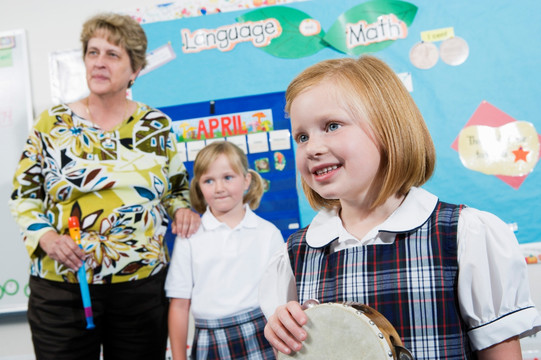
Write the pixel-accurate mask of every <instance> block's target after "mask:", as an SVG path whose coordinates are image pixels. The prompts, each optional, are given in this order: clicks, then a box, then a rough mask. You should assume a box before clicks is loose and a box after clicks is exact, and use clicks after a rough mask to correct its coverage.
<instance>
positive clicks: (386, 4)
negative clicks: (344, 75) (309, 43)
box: [323, 0, 417, 55]
mask: <svg viewBox="0 0 541 360" xmlns="http://www.w3.org/2000/svg"><path fill="white" fill-rule="evenodd" d="M390 14H393V15H395V16H396V17H397V18H398V19H400V20H402V21H403V22H404V23H405V24H406V25H407V26H408V27H409V26H410V25H411V23H412V22H413V19H414V18H415V15H416V14H417V6H415V5H413V4H410V3H407V2H404V1H393V0H374V1H369V2H365V3H362V4H360V5H357V6H355V7H353V8H351V9H349V10H348V11H346V12H345V13H343V14H342V15H340V16H339V17H338V19H337V20H336V21H335V23H334V24H333V25H332V26H331V28H330V29H329V31H327V34H326V35H325V36H324V38H323V40H324V41H325V42H326V43H327V44H329V46H332V47H333V48H335V49H336V50H338V51H341V52H343V53H346V54H350V55H360V54H362V53H365V52H376V51H379V50H382V49H384V48H386V47H387V46H389V45H391V44H392V43H393V42H394V41H396V40H385V41H382V42H374V43H371V44H368V45H359V46H356V47H353V48H348V47H347V45H346V24H348V23H349V24H356V23H358V22H359V21H360V20H364V21H365V22H366V23H367V24H372V23H376V22H377V20H378V17H379V16H381V15H390Z"/></svg>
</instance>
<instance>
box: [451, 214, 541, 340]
mask: <svg viewBox="0 0 541 360" xmlns="http://www.w3.org/2000/svg"><path fill="white" fill-rule="evenodd" d="M458 263H459V276H458V297H459V304H460V310H461V313H462V318H463V319H464V321H465V322H466V324H467V326H468V329H469V331H468V336H469V338H470V340H471V343H472V347H473V349H474V350H481V349H485V348H487V347H489V346H492V345H495V344H498V343H500V342H502V341H504V340H506V339H508V338H510V337H513V336H517V335H519V336H524V335H526V334H528V335H529V334H531V333H532V332H536V331H539V330H541V328H540V327H541V317H540V314H539V312H538V311H537V310H536V308H535V305H534V303H533V301H532V300H531V298H530V288H529V283H528V272H527V267H526V266H527V265H526V261H525V260H524V256H523V255H522V253H521V251H520V248H519V246H518V242H517V239H516V238H515V236H514V234H513V232H512V231H511V229H510V228H509V227H508V226H507V225H506V224H505V223H504V222H503V221H502V220H500V219H499V218H498V217H496V216H495V215H493V214H490V213H487V212H483V211H479V210H476V209H472V208H465V209H464V210H462V212H461V215H460V218H459V222H458Z"/></svg>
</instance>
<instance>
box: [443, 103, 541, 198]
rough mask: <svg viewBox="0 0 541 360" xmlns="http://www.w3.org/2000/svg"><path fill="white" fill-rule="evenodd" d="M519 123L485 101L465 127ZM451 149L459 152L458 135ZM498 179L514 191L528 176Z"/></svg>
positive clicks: (540, 154) (540, 137)
mask: <svg viewBox="0 0 541 360" xmlns="http://www.w3.org/2000/svg"><path fill="white" fill-rule="evenodd" d="M513 121H517V120H516V119H514V118H513V117H511V116H509V115H508V114H506V113H505V112H503V111H501V110H500V109H498V108H497V107H495V106H494V105H492V104H490V103H489V102H488V101H486V100H483V101H482V102H481V105H479V107H477V109H476V110H475V112H474V113H473V115H472V116H471V118H470V120H468V122H467V123H466V125H465V126H464V127H468V126H472V125H485V126H492V127H500V126H503V125H505V124H508V123H510V122H513ZM538 136H539V141H540V142H541V135H539V134H538ZM451 148H453V149H454V150H455V151H457V152H458V135H457V137H456V138H455V141H453V144H451ZM539 156H540V157H541V149H540V150H539ZM495 176H496V177H497V178H498V179H500V180H502V181H503V182H505V183H506V184H508V185H509V186H511V187H512V188H513V189H515V190H516V189H518V188H519V187H520V185H522V183H523V182H524V180H526V177H527V176H528V175H523V176H505V175H495Z"/></svg>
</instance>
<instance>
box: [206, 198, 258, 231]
mask: <svg viewBox="0 0 541 360" xmlns="http://www.w3.org/2000/svg"><path fill="white" fill-rule="evenodd" d="M244 210H246V212H245V214H244V218H242V220H241V222H240V223H239V224H238V225H237V226H236V227H235V228H240V227H245V228H255V227H257V224H258V221H257V220H258V217H257V215H256V214H255V213H254V212H253V211H252V209H250V206H248V204H244ZM201 224H202V225H203V227H204V228H205V229H206V230H215V229H217V228H219V227H220V226H225V227H228V226H227V225H226V224H224V223H223V222H221V221H220V220H218V219H217V218H216V217H215V216H214V215H213V214H212V212H211V211H210V209H209V207H208V206H207V210H206V211H205V213H204V214H203V216H202V217H201Z"/></svg>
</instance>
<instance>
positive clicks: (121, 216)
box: [10, 103, 189, 284]
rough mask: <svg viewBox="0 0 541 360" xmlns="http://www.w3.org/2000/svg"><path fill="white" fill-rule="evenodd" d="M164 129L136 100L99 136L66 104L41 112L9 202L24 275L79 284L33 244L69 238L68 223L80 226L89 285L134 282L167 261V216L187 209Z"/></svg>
mask: <svg viewBox="0 0 541 360" xmlns="http://www.w3.org/2000/svg"><path fill="white" fill-rule="evenodd" d="M170 130H171V120H170V119H169V118H168V117H167V116H166V115H164V114H163V113H162V112H160V111H158V110H156V109H152V108H149V107H148V106H146V105H144V104H142V103H138V104H137V110H136V111H135V112H134V113H133V114H132V115H131V116H130V118H129V119H126V120H125V121H124V122H123V123H122V124H120V125H118V126H117V127H116V128H115V129H113V130H111V131H107V132H104V131H102V130H100V129H99V128H97V127H96V126H95V125H93V124H92V123H91V122H90V121H88V120H86V119H84V118H81V117H79V116H78V115H76V114H75V113H74V112H73V111H72V110H71V109H70V108H69V107H68V106H66V105H64V104H62V105H58V106H55V107H52V108H51V109H49V110H46V111H44V112H43V113H42V114H41V115H40V117H39V118H38V119H37V122H36V124H35V126H34V128H33V130H32V132H31V134H30V136H29V137H28V139H27V141H26V144H25V147H24V150H23V154H22V157H21V160H20V162H19V165H18V168H17V170H16V173H15V177H14V181H13V186H14V190H13V193H12V195H11V200H10V208H11V212H12V214H13V215H14V217H15V219H16V221H17V223H18V225H19V226H20V227H21V229H22V233H23V241H24V244H25V247H26V249H27V251H28V253H29V255H30V258H31V267H30V273H31V275H33V276H37V277H40V278H45V279H49V280H53V281H63V282H70V283H74V282H77V277H76V274H75V272H73V271H72V270H70V269H68V268H66V267H64V266H63V265H61V264H59V263H58V262H56V261H54V260H53V259H51V258H49V257H48V256H47V254H46V253H45V252H44V251H43V250H42V249H41V248H40V247H39V239H40V237H41V236H42V235H43V234H44V233H46V232H48V231H50V230H55V231H57V232H58V233H60V234H69V232H68V219H69V217H70V216H77V217H78V218H79V221H80V226H81V241H82V245H83V249H84V251H85V252H86V253H87V254H88V257H87V260H86V271H87V279H88V282H89V283H93V284H107V283H119V282H125V281H130V280H137V279H141V278H145V277H148V276H151V275H153V274H155V273H156V272H158V271H159V270H161V269H162V268H163V267H164V265H165V264H167V262H168V260H169V256H168V253H167V247H166V246H165V243H164V235H165V232H166V229H167V225H168V221H169V220H168V217H167V212H168V213H169V215H170V216H173V214H174V211H175V210H177V209H179V208H186V207H189V197H188V196H189V195H188V186H189V182H188V174H187V172H186V169H185V167H184V164H183V163H182V161H181V159H180V156H178V155H177V150H176V140H175V138H174V135H173V133H172V132H171V131H170ZM166 211H167V212H166Z"/></svg>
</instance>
